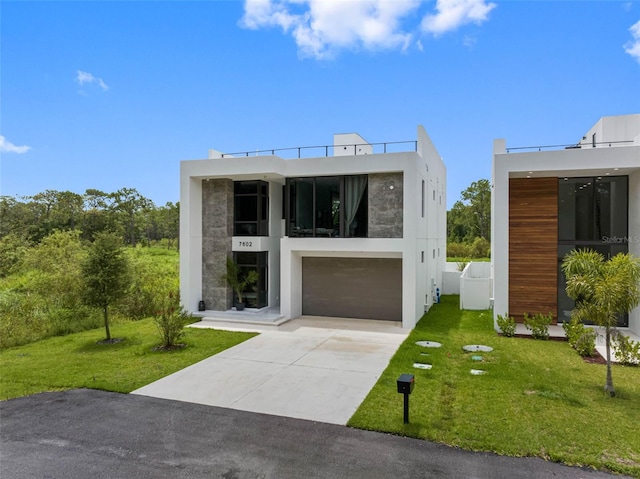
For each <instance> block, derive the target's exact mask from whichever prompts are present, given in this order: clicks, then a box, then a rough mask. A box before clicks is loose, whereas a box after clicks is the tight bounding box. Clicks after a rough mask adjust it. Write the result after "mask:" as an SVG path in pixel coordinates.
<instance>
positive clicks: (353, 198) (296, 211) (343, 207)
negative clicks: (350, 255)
mask: <svg viewBox="0 0 640 479" xmlns="http://www.w3.org/2000/svg"><path fill="white" fill-rule="evenodd" d="M367 183H368V182H367V175H354V176H320V177H313V178H289V179H287V184H286V194H285V198H286V201H285V216H286V222H287V234H288V235H289V236H290V237H325V238H338V237H340V238H366V237H367V225H368V215H367V209H368V200H367Z"/></svg>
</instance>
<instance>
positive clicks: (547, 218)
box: [509, 178, 558, 324]
mask: <svg viewBox="0 0 640 479" xmlns="http://www.w3.org/2000/svg"><path fill="white" fill-rule="evenodd" d="M550 312H551V313H552V314H553V322H554V324H556V323H557V319H558V178H511V179H510V180H509V314H510V315H512V316H513V317H514V318H515V319H516V321H518V322H522V320H523V315H524V313H529V314H532V313H542V314H549V313H550Z"/></svg>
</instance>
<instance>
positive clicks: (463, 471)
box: [0, 390, 622, 479]
mask: <svg viewBox="0 0 640 479" xmlns="http://www.w3.org/2000/svg"><path fill="white" fill-rule="evenodd" d="M0 428H1V429H0V437H1V444H0V477H1V478H2V479H20V478H29V479H35V478H42V479H62V478H64V479H100V478H136V479H146V478H208V479H210V478H223V479H249V478H251V479H267V478H269V479H271V478H284V479H286V478H331V479H334V478H349V479H351V478H367V479H374V478H394V479H396V478H397V479H401V478H456V479H460V478H491V479H499V478H509V479H520V478H535V479H546V478H553V479H558V478H567V479H578V478H580V479H595V478H613V477H616V478H621V477H622V476H614V475H610V474H605V473H602V472H597V471H592V470H587V469H580V468H572V467H567V466H563V465H560V464H555V463H551V462H547V461H544V460H542V459H539V458H511V457H502V456H497V455H494V454H488V453H473V452H467V451H461V450H459V449H456V448H451V447H447V446H443V445H440V444H433V443H430V442H426V441H421V440H416V439H410V438H404V437H398V436H392V435H388V434H380V433H375V432H370V431H361V430H357V429H351V428H348V427H344V426H338V425H332V424H325V423H318V422H313V421H306V420H301V419H291V418H285V417H279V416H268V415H264V414H256V413H251V412H245V411H238V410H233V409H224V408H218V407H212V406H203V405H199V404H191V403H185V402H178V401H170V400H166V399H157V398H150V397H144V396H136V395H125V394H117V393H109V392H102V391H93V390H72V391H65V392H57V393H45V394H39V395H36V396H30V397H25V398H19V399H12V400H9V401H4V402H2V403H0Z"/></svg>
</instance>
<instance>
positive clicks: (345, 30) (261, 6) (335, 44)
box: [240, 0, 495, 58]
mask: <svg viewBox="0 0 640 479" xmlns="http://www.w3.org/2000/svg"><path fill="white" fill-rule="evenodd" d="M425 3H428V2H425V1H424V0H357V1H354V0H245V5H244V16H243V18H242V20H241V22H240V23H241V25H242V26H244V27H246V28H251V29H256V30H257V29H259V28H265V27H279V28H281V29H282V31H283V32H285V33H288V34H290V35H291V36H292V37H293V38H294V40H295V42H296V44H297V45H298V51H299V54H300V56H303V57H315V58H330V57H332V56H333V55H334V54H335V53H336V52H337V51H338V50H340V49H358V48H364V49H367V50H379V49H400V50H404V49H406V48H407V47H408V46H409V45H410V44H411V43H412V42H413V41H414V37H415V36H416V35H415V33H412V31H411V28H409V29H407V28H406V26H405V25H404V24H405V23H408V22H409V21H411V20H414V21H415V20H416V19H419V14H418V10H419V8H420V7H421V5H423V4H425ZM452 4H455V5H453V7H452ZM458 4H462V6H460V5H458ZM494 7H495V5H494V4H488V5H487V4H485V3H484V0H456V1H453V2H452V1H451V0H438V3H437V4H436V9H437V11H438V13H437V14H436V15H429V16H427V17H425V18H424V20H423V23H424V22H425V21H427V19H433V20H432V21H433V22H435V23H437V24H438V28H439V29H440V30H441V31H442V32H444V31H447V30H449V29H454V28H457V27H459V26H460V25H462V24H464V23H469V22H472V21H473V22H477V23H480V22H481V21H484V20H486V19H487V14H488V13H489V11H490V10H491V9H493V8H494ZM452 8H455V16H456V18H455V22H452V21H449V20H446V22H445V21H443V20H441V19H442V18H443V15H449V13H448V12H449V11H450V10H451V9H452ZM447 18H448V17H447ZM445 23H447V25H449V26H446V25H445ZM418 29H419V28H418V26H417V25H416V26H414V27H413V30H415V31H417V30H418ZM416 45H417V48H418V49H421V46H422V45H421V44H420V43H419V40H416Z"/></svg>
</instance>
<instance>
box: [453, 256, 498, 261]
mask: <svg viewBox="0 0 640 479" xmlns="http://www.w3.org/2000/svg"><path fill="white" fill-rule="evenodd" d="M472 261H475V262H481V263H488V262H490V261H491V258H463V257H460V256H448V257H447V262H448V263H471V262H472Z"/></svg>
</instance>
